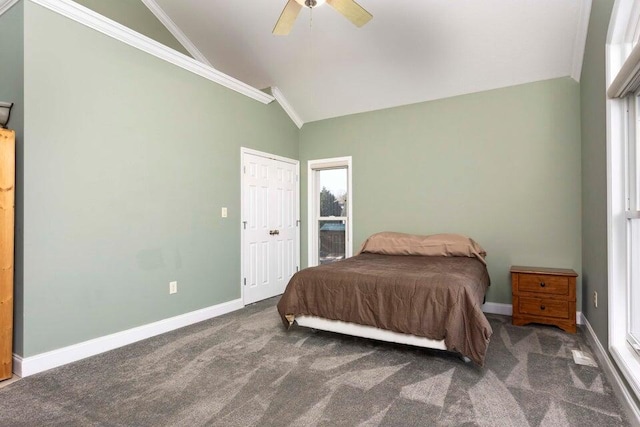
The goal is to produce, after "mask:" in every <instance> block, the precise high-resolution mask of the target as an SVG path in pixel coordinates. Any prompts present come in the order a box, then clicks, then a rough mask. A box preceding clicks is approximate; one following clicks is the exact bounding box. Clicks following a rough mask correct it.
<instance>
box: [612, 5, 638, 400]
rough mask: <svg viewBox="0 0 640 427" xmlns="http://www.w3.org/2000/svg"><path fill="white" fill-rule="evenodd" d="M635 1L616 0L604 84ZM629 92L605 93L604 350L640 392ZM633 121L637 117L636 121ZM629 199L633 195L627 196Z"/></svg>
mask: <svg viewBox="0 0 640 427" xmlns="http://www.w3.org/2000/svg"><path fill="white" fill-rule="evenodd" d="M639 24H640V2H637V1H633V0H617V1H616V3H615V5H614V9H613V13H612V16H611V22H610V25H609V34H608V36H607V45H606V61H607V63H606V68H607V76H606V78H607V87H609V85H611V83H612V82H613V81H614V80H615V78H616V76H617V75H618V72H619V71H620V69H621V68H622V65H623V64H624V61H625V60H626V59H627V58H628V57H629V55H630V53H631V51H632V49H633V47H634V44H635V43H636V42H637V32H638V25H639ZM631 101H634V97H633V95H632V96H630V97H626V98H608V99H607V189H608V191H607V243H608V248H607V252H608V270H609V276H608V281H609V285H608V286H609V351H610V353H611V356H612V357H613V359H614V361H615V362H616V364H617V365H618V368H619V369H620V371H621V372H622V374H623V375H624V377H625V379H626V380H627V382H628V383H629V385H630V387H631V390H632V391H633V392H634V393H635V395H636V397H638V398H640V353H638V352H637V351H636V350H635V349H634V348H633V347H632V345H631V342H630V341H633V340H630V339H629V338H630V335H629V328H630V322H629V320H630V310H631V307H630V288H629V284H630V280H629V279H630V266H631V265H630V259H629V252H630V251H629V249H630V246H629V220H630V218H629V216H630V212H632V211H633V210H635V208H637V207H634V206H630V203H629V200H630V191H634V188H633V186H632V185H630V182H629V181H628V177H629V173H630V171H629V168H628V166H629V163H628V160H627V159H628V157H627V156H628V155H629V154H630V153H629V142H630V138H635V135H634V134H633V132H634V128H635V126H634V125H631V124H630V121H629V120H630V119H631V120H634V122H635V117H633V118H631V117H630V114H634V115H635V106H630V105H629V103H630V102H631ZM635 123H636V124H637V122H635ZM631 199H633V198H631Z"/></svg>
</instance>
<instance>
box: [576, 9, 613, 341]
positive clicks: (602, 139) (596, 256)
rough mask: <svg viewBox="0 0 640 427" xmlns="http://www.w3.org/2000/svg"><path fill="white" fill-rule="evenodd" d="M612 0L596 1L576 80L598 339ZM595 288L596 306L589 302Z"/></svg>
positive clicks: (585, 263)
mask: <svg viewBox="0 0 640 427" xmlns="http://www.w3.org/2000/svg"><path fill="white" fill-rule="evenodd" d="M613 3H614V1H613V0H598V1H594V2H593V4H592V6H591V18H590V20H589V32H588V33H587V44H586V47H585V53H584V61H583V63H582V76H581V79H580V114H581V118H582V120H581V124H582V125H581V126H582V271H583V279H582V283H583V288H582V292H583V294H582V295H583V296H582V297H583V301H585V304H584V306H583V308H582V309H583V313H584V315H585V316H586V318H587V319H588V320H589V323H590V324H591V326H592V327H593V330H594V331H595V333H596V335H597V336H598V339H599V340H600V342H601V343H602V344H603V345H604V346H605V348H606V347H607V345H608V344H607V343H608V342H609V331H608V328H609V320H608V268H607V120H606V119H607V114H606V94H605V92H606V75H605V72H606V69H605V44H606V41H607V29H608V28H609V19H610V18H611V11H612V9H613ZM594 291H597V292H598V308H595V307H594V306H593V303H592V295H593V292H594Z"/></svg>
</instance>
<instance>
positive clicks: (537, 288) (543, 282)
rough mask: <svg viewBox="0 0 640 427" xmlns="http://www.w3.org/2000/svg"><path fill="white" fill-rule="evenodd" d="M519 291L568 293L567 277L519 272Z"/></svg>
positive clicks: (554, 293)
mask: <svg viewBox="0 0 640 427" xmlns="http://www.w3.org/2000/svg"><path fill="white" fill-rule="evenodd" d="M518 282H519V283H518V290H519V291H520V292H536V293H543V294H553V295H568V294H569V278H568V277H562V276H550V275H546V274H520V279H519V281H518Z"/></svg>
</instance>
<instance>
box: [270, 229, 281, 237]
mask: <svg viewBox="0 0 640 427" xmlns="http://www.w3.org/2000/svg"><path fill="white" fill-rule="evenodd" d="M269 234H270V235H272V236H277V235H278V234H280V230H269Z"/></svg>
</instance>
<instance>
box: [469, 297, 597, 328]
mask: <svg viewBox="0 0 640 427" xmlns="http://www.w3.org/2000/svg"><path fill="white" fill-rule="evenodd" d="M482 311H483V312H485V313H490V314H502V315H504V316H511V315H512V314H513V307H512V306H511V304H501V303H499V302H486V303H484V304H483V305H482ZM576 323H577V324H578V325H583V324H584V316H583V315H582V312H581V311H577V312H576Z"/></svg>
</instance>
